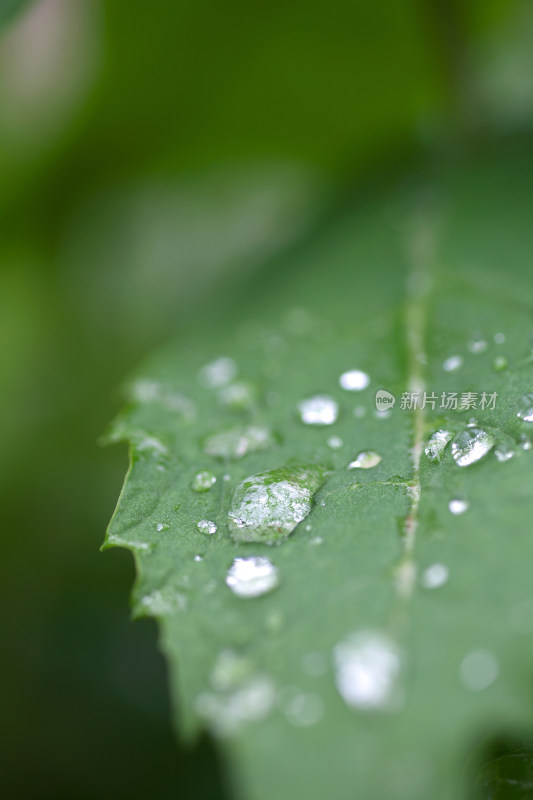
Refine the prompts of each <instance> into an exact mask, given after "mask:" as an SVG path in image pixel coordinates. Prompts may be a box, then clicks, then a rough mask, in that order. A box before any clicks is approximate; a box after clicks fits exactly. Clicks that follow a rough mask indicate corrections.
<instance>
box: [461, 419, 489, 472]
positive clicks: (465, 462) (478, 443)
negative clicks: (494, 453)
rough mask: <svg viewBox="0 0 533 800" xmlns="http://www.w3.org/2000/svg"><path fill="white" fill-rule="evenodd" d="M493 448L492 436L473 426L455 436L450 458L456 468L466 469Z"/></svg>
mask: <svg viewBox="0 0 533 800" xmlns="http://www.w3.org/2000/svg"><path fill="white" fill-rule="evenodd" d="M493 447H494V437H493V436H492V434H490V433H488V432H487V431H484V430H483V429H482V428H476V427H474V426H473V427H469V428H467V429H466V430H464V431H461V433H458V434H457V436H456V437H455V439H454V440H453V442H452V456H453V457H454V460H455V463H456V464H457V466H458V467H468V466H470V464H474V463H475V462H476V461H479V460H480V459H482V458H483V457H484V456H486V455H487V453H489V452H490V451H491V450H492V448H493Z"/></svg>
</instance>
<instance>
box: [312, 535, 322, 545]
mask: <svg viewBox="0 0 533 800" xmlns="http://www.w3.org/2000/svg"><path fill="white" fill-rule="evenodd" d="M323 542H324V539H323V538H322V537H321V536H315V537H314V538H313V539H310V540H309V544H312V545H313V546H316V545H317V544H322V543H323Z"/></svg>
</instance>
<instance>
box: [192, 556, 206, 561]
mask: <svg viewBox="0 0 533 800" xmlns="http://www.w3.org/2000/svg"><path fill="white" fill-rule="evenodd" d="M194 560H195V561H203V560H204V557H203V556H200V555H198V556H194Z"/></svg>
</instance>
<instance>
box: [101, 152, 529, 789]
mask: <svg viewBox="0 0 533 800" xmlns="http://www.w3.org/2000/svg"><path fill="white" fill-rule="evenodd" d="M525 156H526V158H525V157H524V153H522V154H521V158H517V159H516V160H514V161H513V159H510V160H509V159H508V158H507V159H505V158H503V156H502V155H501V154H498V155H497V157H496V158H495V160H494V162H493V163H492V164H491V165H489V166H487V165H481V166H479V167H478V168H476V169H471V170H470V171H469V172H465V173H461V171H458V172H455V171H453V170H450V169H449V170H448V171H447V172H446V173H445V174H444V175H442V176H441V177H440V178H438V179H435V180H434V181H433V182H432V183H431V186H430V190H429V191H426V193H425V194H424V193H422V194H421V195H420V196H419V197H418V199H417V200H416V202H415V203H414V207H415V210H414V211H413V204H412V202H411V199H410V192H409V191H407V190H406V189H405V188H403V189H400V190H397V191H395V192H390V193H388V194H387V195H385V196H384V197H381V196H375V195H373V194H372V193H367V195H366V196H365V198H364V202H363V203H362V204H361V206H360V207H359V208H358V209H356V210H355V211H354V210H352V211H350V212H349V213H347V214H346V215H345V217H344V218H343V219H342V220H341V221H339V222H338V223H337V224H336V225H334V226H331V227H330V228H329V229H328V230H327V231H325V232H324V231H323V232H322V233H321V234H320V236H317V237H316V238H314V239H313V240H312V241H311V242H310V243H309V245H308V246H307V247H304V248H302V249H300V250H299V251H297V252H295V253H294V254H292V255H291V256H289V257H287V258H286V259H284V260H281V261H279V262H278V263H274V264H272V265H271V267H270V269H268V270H266V271H265V273H264V277H263V279H262V280H260V279H256V280H255V281H254V282H252V283H251V285H250V288H249V290H248V291H246V292H243V293H241V294H239V295H238V296H232V297H224V295H222V294H221V295H220V297H219V300H218V303H215V304H214V305H213V306H211V307H205V308H204V309H203V310H202V314H201V315H200V318H199V319H198V320H197V324H196V325H194V326H193V327H192V328H191V330H190V332H189V336H188V337H187V338H185V339H183V340H182V342H181V343H180V344H178V345H177V346H174V347H170V348H168V349H167V350H164V351H163V352H162V353H160V354H159V356H157V357H155V358H154V359H153V360H152V361H151V362H149V363H148V364H146V365H145V367H144V369H143V370H142V372H141V373H140V374H139V376H138V378H137V379H136V380H135V381H134V382H133V384H132V387H131V391H132V402H131V404H130V406H129V407H128V408H127V409H126V411H125V412H124V414H123V415H122V416H121V417H120V418H119V419H118V420H117V422H116V423H115V425H114V427H113V429H112V433H111V438H112V439H115V440H118V439H127V440H129V441H130V443H131V455H132V461H131V468H130V472H129V474H128V477H127V480H126V483H125V486H124V490H123V493H122V495H121V499H120V502H119V505H118V508H117V510H116V513H115V515H114V518H113V520H112V523H111V525H110V528H109V531H108V534H107V539H106V546H115V545H119V546H125V547H128V548H129V549H131V551H132V552H133V553H134V555H135V559H136V562H137V566H138V579H137V583H136V586H135V590H134V598H133V604H134V613H135V614H136V615H153V616H155V617H157V618H158V619H159V621H160V625H161V634H162V647H163V649H164V651H165V652H166V654H167V656H168V657H169V660H170V664H171V668H172V677H171V684H172V689H173V692H174V694H175V697H176V701H177V702H176V706H177V716H178V720H179V723H178V727H179V729H180V730H181V732H182V733H183V734H187V735H191V734H192V733H193V732H194V731H197V730H198V729H199V728H201V727H202V726H207V727H208V728H209V729H210V730H211V731H212V732H213V733H215V735H219V736H221V737H222V747H223V750H224V752H225V754H226V756H227V758H228V761H229V764H230V767H231V774H232V776H233V780H234V785H235V787H236V791H237V796H240V797H243V798H248V799H250V800H270V798H276V800H278V799H279V798H292V797H294V795H295V794H296V795H297V796H302V797H304V796H305V797H308V798H313V800H314V798H317V800H318V798H323V797H325V796H329V797H333V798H335V800H344V798H353V797H354V796H362V797H376V798H377V797H379V798H384V800H388V799H389V798H390V800H394V799H395V798H399V799H402V798H405V800H407V799H408V800H427V798H428V797H431V798H433V799H434V800H440V798H443V799H444V798H448V797H451V796H454V797H456V796H457V788H456V787H457V785H458V780H459V775H460V773H461V770H462V767H463V763H464V761H465V760H466V758H467V756H468V752H469V750H470V748H471V744H472V742H473V740H474V739H475V737H476V736H477V735H478V734H479V732H480V731H482V732H484V733H487V732H488V733H490V732H492V731H493V730H497V729H498V727H499V726H502V725H505V726H506V728H508V729H512V728H513V726H515V727H520V728H523V727H524V726H528V725H529V726H530V725H531V711H530V708H529V705H528V702H529V693H530V682H531V675H532V672H533V655H532V653H531V648H530V646H529V637H528V635H527V633H528V631H530V630H531V616H532V614H533V593H532V591H531V569H530V564H531V558H532V556H533V544H532V539H531V535H530V519H531V515H532V513H533V495H532V492H531V485H532V479H533V455H532V453H531V451H530V450H529V449H528V447H529V440H528V438H527V437H528V434H529V433H530V427H531V426H530V424H529V423H527V422H524V421H523V420H521V419H519V418H518V416H517V413H518V412H519V411H524V409H525V406H526V405H527V402H526V401H524V400H522V399H521V398H522V396H523V395H524V394H527V393H529V392H531V391H532V388H533V385H532V381H533V360H532V356H531V336H532V334H533V320H532V309H531V303H530V298H531V288H532V281H531V271H530V253H531V251H532V249H533V234H532V228H531V224H530V219H531V213H532V210H533V209H532V202H531V193H530V189H529V187H530V182H531V177H532V175H531V170H530V169H524V166H523V164H524V163H530V162H528V161H527V152H526V153H525ZM415 184H416V181H415ZM206 235H208V232H206ZM221 357H222V358H224V359H226V360H223V361H218V362H215V366H213V361H214V360H215V359H217V358H221ZM450 357H456V359H455V363H456V364H459V365H460V366H459V368H458V369H456V370H455V371H447V370H446V369H445V368H443V364H444V362H447V360H448V359H449V358H450ZM457 357H459V358H457ZM452 363H453V362H452ZM210 364H211V366H210V367H208V368H207V369H206V365H210ZM448 367H449V364H448ZM350 369H359V370H363V371H364V372H365V373H368V375H369V376H370V385H369V386H368V387H367V388H364V389H362V390H361V391H360V392H350V391H346V390H345V389H343V388H341V387H340V385H339V376H340V375H341V374H342V373H343V372H344V371H346V370H350ZM380 389H384V390H387V391H389V392H391V393H393V394H394V395H395V396H396V398H397V401H396V405H395V406H394V408H393V410H392V411H390V412H389V413H388V414H387V413H386V414H376V413H375V412H376V406H375V399H374V395H375V392H376V391H377V390H380ZM413 390H420V391H427V392H428V393H431V394H434V395H435V398H436V408H435V409H434V410H433V409H432V408H431V403H429V405H428V406H427V407H426V408H425V409H424V410H421V409H419V410H417V411H414V412H413V411H409V410H407V409H403V408H402V401H401V399H400V398H401V395H402V393H404V392H410V391H413ZM443 392H444V393H450V392H457V393H458V394H459V397H461V396H462V395H463V394H467V393H477V408H470V409H466V408H465V409H464V410H462V411H461V410H457V411H454V410H442V409H440V408H439V404H440V398H441V395H442V393H443ZM483 392H486V393H487V394H493V393H496V394H497V402H496V406H495V408H494V409H493V410H491V409H487V408H480V407H479V405H480V401H481V394H482V393H483ZM316 395H327V396H328V397H330V398H331V400H332V401H334V403H336V404H337V405H338V409H339V414H338V419H337V421H335V422H334V423H333V424H331V425H326V426H320V425H311V424H304V423H303V422H302V420H301V418H300V416H301V412H299V411H298V406H299V404H300V403H301V401H302V400H304V399H306V398H309V397H313V396H316ZM328 408H329V410H330V411H331V408H332V406H331V404H329V406H328V403H326V409H328ZM319 416H320V413H319ZM326 416H327V415H326ZM333 416H334V414H333ZM473 416H475V417H476V418H477V427H478V428H479V429H481V431H482V433H483V436H481V438H479V435H478V440H477V442H478V443H477V445H476V446H475V448H474V450H473V452H474V454H475V455H479V454H480V451H478V448H479V447H480V446H481V445H480V442H483V441H485V442H488V444H487V446H486V447H485V449H487V450H489V452H487V453H486V454H485V455H484V457H483V458H479V460H478V459H477V458H476V459H471V460H475V463H471V464H470V466H466V467H461V466H458V463H456V460H455V459H454V457H453V455H452V452H455V455H456V456H457V455H458V452H457V448H458V446H460V443H461V441H462V440H461V438H460V437H465V436H466V437H468V436H471V435H475V434H476V429H475V428H472V427H468V423H469V422H470V423H471V424H472V421H471V418H472V417H473ZM443 428H445V429H447V430H449V431H451V432H452V433H453V434H454V435H456V436H458V437H459V438H457V440H456V441H455V444H452V445H448V447H447V449H446V451H445V453H444V456H443V458H442V461H441V462H440V463H433V462H432V461H431V460H429V459H428V458H427V457H426V455H425V454H424V452H423V451H424V446H425V445H426V443H427V442H428V439H429V437H430V436H431V435H432V434H433V433H434V432H435V431H436V430H439V429H443ZM228 431H229V433H228ZM258 431H259V433H258ZM261 431H264V433H262V434H261ZM221 433H222V434H224V437H225V438H224V437H222V438H221V437H220V436H218V438H217V439H215V440H213V439H212V436H213V435H214V434H216V435H219V434H221ZM332 436H334V437H335V438H334V439H333V440H331V438H330V437H332ZM524 437H525V438H524ZM258 442H259V444H258ZM365 451H374V452H375V453H377V454H378V455H379V456H380V457H381V461H380V462H379V463H378V464H377V465H376V466H373V467H372V468H371V469H361V468H355V469H347V467H348V465H349V464H350V463H351V462H352V461H353V460H354V459H355V460H357V459H356V455H357V454H360V453H362V452H365ZM224 453H225V456H224ZM217 454H218V457H217ZM507 456H511V457H507ZM375 460H377V459H375ZM459 460H460V459H459ZM467 460H469V459H467ZM358 461H359V463H361V462H362V461H364V457H362V456H361V455H360V456H359V459H358ZM294 463H297V464H299V465H304V468H306V469H309V465H321V466H320V469H322V468H323V467H325V468H326V469H329V473H328V475H327V477H326V478H325V480H324V483H323V485H322V486H321V487H320V488H319V489H318V491H316V493H315V494H314V497H313V499H312V509H311V511H310V513H309V514H308V516H307V517H306V518H305V519H304V520H303V521H302V522H301V523H300V524H299V525H298V526H297V527H296V530H295V531H294V532H293V533H292V535H291V536H289V538H288V539H287V540H286V541H284V542H283V543H282V544H281V545H279V546H278V547H269V546H268V545H266V544H263V543H261V542H259V541H257V542H255V543H254V542H251V543H250V542H242V543H238V542H236V541H235V538H232V536H231V535H230V530H229V528H228V511H229V509H230V506H231V503H232V495H233V493H234V492H235V489H236V487H237V486H238V485H239V484H240V482H241V481H243V479H245V478H246V477H247V476H253V475H257V474H258V473H264V472H265V470H270V469H277V468H280V467H283V468H287V469H288V470H289V473H287V475H288V476H289V478H290V476H291V475H292V476H293V478H291V480H293V479H294V481H295V482H296V489H297V485H298V480H300V479H301V480H302V481H303V483H302V486H305V480H306V479H305V478H302V473H301V472H298V469H301V467H298V468H297V467H293V466H291V465H292V464H294ZM291 470H292V472H291ZM202 471H207V472H208V473H209V474H208V475H207V476H201V477H200V478H195V476H196V475H197V473H198V472H202ZM287 475H286V477H287ZM298 476H299V477H298ZM213 477H214V478H216V482H214V484H213V485H211V483H212V480H213ZM261 480H263V481H264V479H261ZM252 483H255V486H256V489H257V493H256V495H255V496H254V498H252V500H253V503H252V505H251V506H248V507H246V508H244V507H243V508H237V509H235V508H234V509H233V510H232V518H233V520H234V522H233V523H232V526H231V527H232V529H233V530H235V525H237V529H238V528H239V526H241V527H242V524H244V523H246V520H247V519H248V522H250V514H251V515H252V520H251V521H252V523H253V516H254V515H255V517H256V519H257V515H261V513H262V512H261V511H260V505H261V490H260V488H257V487H258V483H259V481H258V480H257V479H256V480H255V482H254V481H252ZM193 485H196V486H197V488H198V486H201V488H207V487H209V486H210V485H211V488H208V490H207V491H204V492H197V491H194V490H193V488H191V487H192V486H193ZM292 485H293V486H294V485H295V484H294V483H293V484H292ZM277 488H279V487H277ZM314 488H316V486H314V487H313V489H314ZM276 490H277V489H276ZM273 491H274V490H273ZM283 491H285V490H283ZM241 494H242V491H241ZM264 496H265V493H264V492H263V497H264ZM298 499H299V501H301V500H302V497H301V496H299V498H298ZM453 500H455V501H463V505H462V506H461V503H459V506H457V505H455V506H452V507H451V508H452V509H453V510H455V511H457V509H458V508H459V509H460V510H464V505H465V504H466V505H467V510H466V512H465V513H462V514H460V515H457V514H454V513H451V512H450V508H449V504H450V502H451V501H453ZM254 503H255V505H254ZM305 504H306V503H305V502H304V503H303V506H304V507H305ZM266 506H267V508H270V510H271V511H272V508H273V507H274V508H275V507H276V501H275V499H273V496H272V494H271V495H270V496H268V497H266ZM293 511H294V507H293ZM241 512H242V514H241ZM300 512H301V508H300ZM302 513H303V512H301V513H300V516H302ZM278 514H279V516H278V519H279V526H278V527H279V529H280V532H281V531H282V530H283V529H284V524H285V523H286V522H287V507H286V506H285V507H283V506H282V504H281V506H280V507H279V508H278ZM239 516H242V517H243V519H244V522H242V520H241V521H239ZM274 516H275V515H274ZM201 520H205V521H206V524H204V526H203V530H199V529H198V526H197V523H198V522H199V521H201ZM235 520H236V523H235ZM211 522H212V523H215V524H216V526H218V527H217V531H216V532H215V533H206V530H207V531H209V530H210V529H212V527H213V526H210V525H209V524H208V523H211ZM201 527H202V526H201ZM284 530H286V529H284ZM251 531H252V538H253V531H254V527H253V524H252V527H251ZM248 532H249V531H248ZM241 538H242V537H241ZM247 538H250V536H248V537H247ZM273 538H274V537H273ZM247 557H260V558H267V559H269V560H270V561H271V563H272V564H273V565H274V566H275V568H276V569H277V571H278V578H279V586H278V587H277V588H273V589H272V591H270V592H269V593H267V594H265V595H264V596H260V597H254V598H243V597H239V596H235V595H234V593H233V592H232V590H231V589H230V588H229V586H228V585H226V577H227V575H228V569H229V568H230V566H231V564H232V562H233V560H234V559H235V558H247ZM435 565H438V566H437V567H435ZM428 570H429V571H428ZM271 577H272V576H271ZM267 579H268V576H267ZM351 637H355V638H353V639H352V638H351ZM362 642H364V648H363V645H362ZM343 643H344V645H345V646H344V648H343V647H342V644H343ZM339 645H341V648H340V649H339ZM362 648H363V649H362ZM339 661H341V662H344V667H345V669H344V671H342V670H341V668H340V665H339ZM397 669H398V671H396V670H397ZM339 690H340V691H339ZM389 690H390V691H389ZM372 704H374V707H373V708H371V707H369V706H372Z"/></svg>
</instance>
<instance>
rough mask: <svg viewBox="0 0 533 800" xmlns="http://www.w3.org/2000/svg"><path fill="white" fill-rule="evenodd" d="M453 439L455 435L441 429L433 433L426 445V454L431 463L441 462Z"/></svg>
mask: <svg viewBox="0 0 533 800" xmlns="http://www.w3.org/2000/svg"><path fill="white" fill-rule="evenodd" d="M452 439H453V433H452V432H451V431H446V430H444V429H443V428H441V429H440V430H438V431H435V433H432V434H431V436H430V438H429V441H428V443H427V445H426V449H425V453H426V456H427V457H428V458H429V460H430V461H433V462H439V461H440V460H441V459H442V457H443V455H444V451H445V450H446V445H447V444H448V442H450V441H451V440H452Z"/></svg>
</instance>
